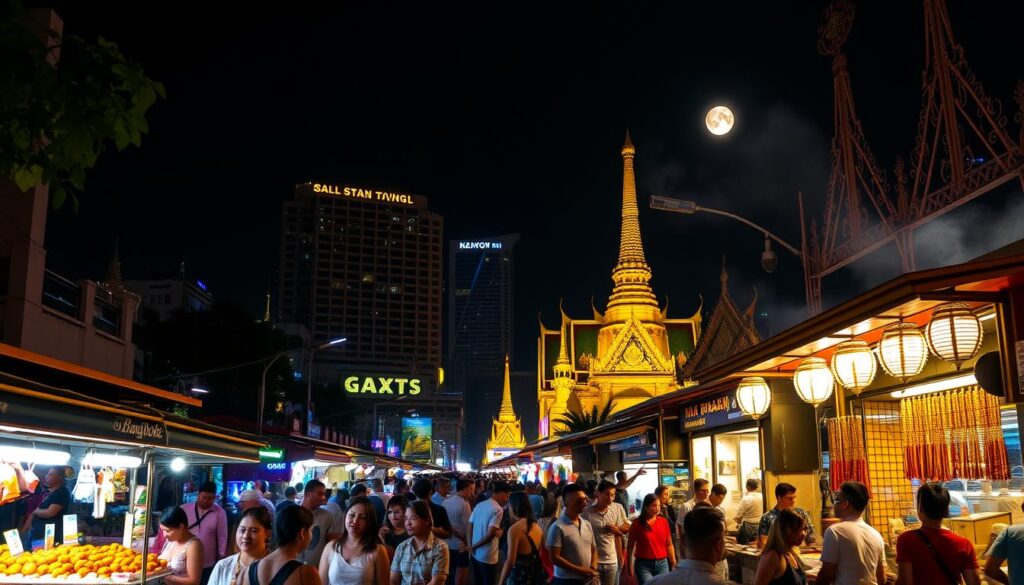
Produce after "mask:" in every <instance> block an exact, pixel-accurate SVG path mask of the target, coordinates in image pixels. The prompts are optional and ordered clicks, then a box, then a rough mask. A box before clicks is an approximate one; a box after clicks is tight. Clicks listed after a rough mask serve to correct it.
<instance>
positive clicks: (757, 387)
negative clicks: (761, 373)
mask: <svg viewBox="0 0 1024 585" xmlns="http://www.w3.org/2000/svg"><path fill="white" fill-rule="evenodd" d="M736 403H737V404H738V405H739V407H740V410H741V411H743V414H746V415H748V416H752V417H754V419H755V420H756V419H758V418H760V417H761V416H762V415H764V413H766V412H768V407H769V406H770V405H771V403H772V390H771V388H769V387H768V383H767V382H765V381H764V378H760V377H756V376H754V377H750V378H743V379H742V380H740V385H739V386H737V387H736Z"/></svg>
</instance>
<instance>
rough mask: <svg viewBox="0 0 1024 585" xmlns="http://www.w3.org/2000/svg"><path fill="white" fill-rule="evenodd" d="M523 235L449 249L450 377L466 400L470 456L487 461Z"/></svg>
mask: <svg viewBox="0 0 1024 585" xmlns="http://www.w3.org/2000/svg"><path fill="white" fill-rule="evenodd" d="M518 241H519V234H507V235H503V236H497V237H490V238H477V239H463V240H453V241H450V242H449V243H448V283H447V284H448V286H447V297H448V299H447V301H448V306H447V315H446V321H447V334H448V335H447V352H446V358H447V359H446V365H447V374H448V377H449V378H450V380H451V386H452V388H458V389H460V390H462V392H463V393H464V394H465V396H466V409H467V411H468V412H469V413H470V416H469V417H468V422H467V426H466V433H467V436H466V444H467V445H468V447H469V448H468V450H467V452H468V454H469V456H470V457H471V458H473V459H476V458H479V457H482V456H483V452H482V446H483V443H484V441H485V440H486V439H487V437H488V434H487V433H488V431H489V425H488V424H487V423H488V422H489V421H490V417H491V415H492V414H493V412H494V411H495V410H496V409H497V408H498V404H499V403H500V402H501V388H502V385H501V384H502V382H501V381H502V372H503V371H504V364H505V363H506V357H509V356H511V354H512V333H513V325H512V324H513V293H514V272H515V270H514V266H515V264H514V256H515V247H516V243H517V242H518Z"/></svg>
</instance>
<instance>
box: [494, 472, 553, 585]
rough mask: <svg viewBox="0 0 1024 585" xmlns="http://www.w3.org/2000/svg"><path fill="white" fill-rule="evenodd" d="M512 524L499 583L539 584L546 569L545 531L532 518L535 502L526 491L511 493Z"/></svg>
mask: <svg viewBox="0 0 1024 585" xmlns="http://www.w3.org/2000/svg"><path fill="white" fill-rule="evenodd" d="M508 509H509V512H511V514H512V521H513V524H512V526H510V527H509V529H508V555H507V557H506V559H505V566H504V567H502V569H501V577H500V578H499V579H498V583H499V585H539V584H540V583H541V581H540V575H542V574H543V573H544V568H543V565H542V564H541V560H540V548H541V540H542V539H543V537H544V533H543V532H542V531H541V529H540V526H538V525H537V522H536V521H535V520H534V518H533V504H531V503H530V497H529V495H528V494H527V493H526V492H516V493H514V494H512V495H511V496H509V499H508Z"/></svg>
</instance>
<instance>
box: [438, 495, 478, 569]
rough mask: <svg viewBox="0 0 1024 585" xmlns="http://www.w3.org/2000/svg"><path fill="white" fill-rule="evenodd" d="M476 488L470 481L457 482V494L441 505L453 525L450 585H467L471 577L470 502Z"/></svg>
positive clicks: (449, 547)
mask: <svg viewBox="0 0 1024 585" xmlns="http://www.w3.org/2000/svg"><path fill="white" fill-rule="evenodd" d="M475 487H476V484H474V483H473V482H472V481H470V480H468V479H459V480H457V481H456V482H455V492H456V493H454V494H452V495H451V496H449V497H448V498H447V499H445V501H444V503H442V504H441V506H442V507H444V510H445V512H447V513H448V520H449V522H451V524H452V537H451V538H449V539H448V558H449V559H450V560H449V562H448V585H466V581H467V580H468V577H469V544H470V543H469V542H467V540H468V538H469V536H468V534H469V533H468V531H467V528H468V527H469V517H470V515H471V514H472V513H473V508H472V507H471V506H470V504H469V502H471V501H472V500H473V490H474V488H475Z"/></svg>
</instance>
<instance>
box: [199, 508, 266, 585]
mask: <svg viewBox="0 0 1024 585" xmlns="http://www.w3.org/2000/svg"><path fill="white" fill-rule="evenodd" d="M273 526H274V517H273V516H271V515H270V512H268V511H267V509H266V508H264V507H263V506H256V507H255V508H249V509H248V510H246V511H245V512H243V513H242V519H241V520H240V521H239V522H238V530H236V531H235V544H237V545H238V552H237V553H235V554H233V555H231V556H229V557H226V558H223V559H221V560H219V561H217V564H216V565H214V566H213V571H212V572H211V573H210V580H209V582H208V583H207V585H240V584H241V582H242V579H243V578H244V577H245V574H246V572H247V571H248V570H249V565H251V564H253V563H255V562H256V561H258V560H260V559H262V558H263V557H265V556H267V553H269V552H270V550H269V549H268V548H267V543H268V542H270V531H271V530H273Z"/></svg>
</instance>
